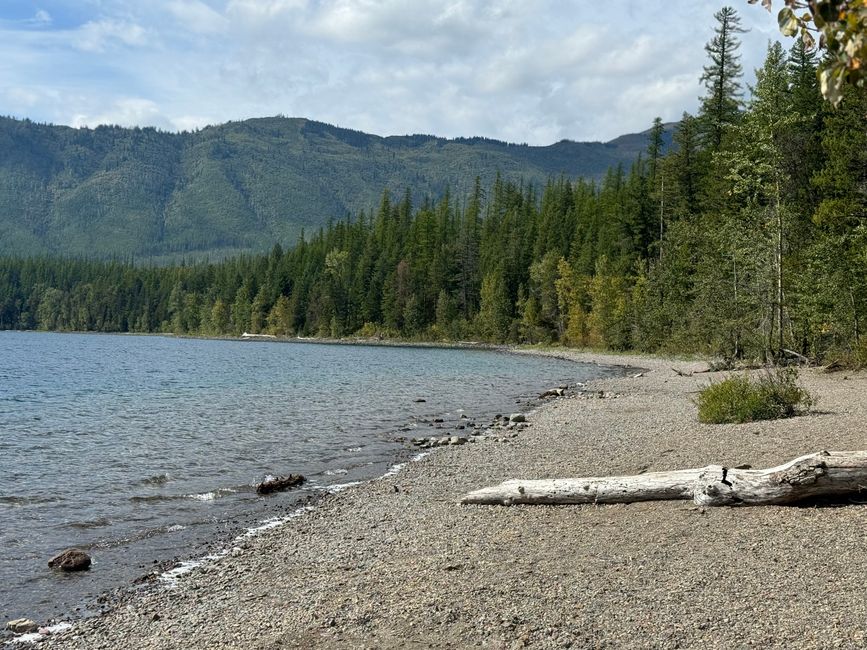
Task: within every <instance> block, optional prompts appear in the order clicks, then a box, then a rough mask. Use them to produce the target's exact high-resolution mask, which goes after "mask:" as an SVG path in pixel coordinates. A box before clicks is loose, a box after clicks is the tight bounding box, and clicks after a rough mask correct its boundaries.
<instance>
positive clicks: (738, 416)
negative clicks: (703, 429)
mask: <svg viewBox="0 0 867 650" xmlns="http://www.w3.org/2000/svg"><path fill="white" fill-rule="evenodd" d="M815 403H816V399H815V398H814V397H813V395H811V394H810V393H809V392H808V391H807V390H805V389H804V388H801V387H800V386H799V385H798V371H797V370H795V369H794V368H780V369H777V370H768V371H766V372H765V373H764V374H763V375H762V376H760V377H757V378H755V379H750V378H749V377H748V376H747V375H738V376H735V377H729V378H728V379H724V380H723V381H719V382H715V383H712V384H710V385H709V386H707V387H706V388H704V389H703V390H702V391H701V393H699V396H698V399H697V400H696V404H697V406H698V420H699V422H704V423H706V424H726V423H739V422H755V421H757V420H776V419H778V418H788V417H792V416H793V415H798V414H799V413H802V412H805V411H809V410H810V409H811V408H812V407H813V405H814V404H815Z"/></svg>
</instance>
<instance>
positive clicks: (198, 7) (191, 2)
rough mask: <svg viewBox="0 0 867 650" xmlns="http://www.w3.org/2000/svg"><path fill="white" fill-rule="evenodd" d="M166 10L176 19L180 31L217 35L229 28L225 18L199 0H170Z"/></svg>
mask: <svg viewBox="0 0 867 650" xmlns="http://www.w3.org/2000/svg"><path fill="white" fill-rule="evenodd" d="M166 9H167V10H168V12H169V13H170V14H172V15H173V16H174V17H175V18H177V19H178V21H179V22H180V26H181V28H182V29H186V30H188V31H190V32H194V33H199V34H218V33H221V32H224V31H226V29H227V28H228V26H229V21H228V20H227V19H226V17H225V16H223V15H222V14H220V13H219V12H218V11H215V10H214V9H212V8H211V7H209V6H208V5H206V4H205V3H204V2H200V0H171V1H170V2H168V4H167V5H166Z"/></svg>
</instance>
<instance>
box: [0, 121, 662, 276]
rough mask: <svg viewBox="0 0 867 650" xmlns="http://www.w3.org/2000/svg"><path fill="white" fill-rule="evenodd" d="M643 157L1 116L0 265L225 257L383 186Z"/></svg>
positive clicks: (436, 189)
mask: <svg viewBox="0 0 867 650" xmlns="http://www.w3.org/2000/svg"><path fill="white" fill-rule="evenodd" d="M666 135H667V138H668V141H670V129H668V130H667V133H666ZM646 146H647V137H646V133H644V134H633V135H628V136H621V137H620V138H617V139H615V140H612V141H611V142H607V143H601V142H572V141H569V140H563V141H561V142H558V143H556V144H552V145H550V146H545V147H539V146H528V145H515V144H507V143H505V142H500V141H497V140H489V139H485V138H457V139H452V140H449V139H444V138H438V137H434V136H430V135H409V136H390V137H380V136H376V135H370V134H367V133H362V132H360V131H353V130H349V129H343V128H339V127H335V126H331V125H329V124H323V123H321V122H314V121H311V120H307V119H301V118H284V117H270V118H258V119H250V120H244V121H241V122H229V123H226V124H221V125H218V126H209V127H207V128H204V129H202V130H200V131H196V132H193V133H188V132H185V133H167V132H162V131H157V130H156V129H153V128H132V129H128V128H121V127H116V126H100V127H97V128H95V129H88V128H82V129H75V128H71V127H66V126H55V125H47V124H37V123H34V122H31V121H29V120H16V119H12V118H0V255H8V254H17V255H32V254H58V255H86V256H90V257H111V256H123V257H136V258H139V259H141V258H148V259H154V260H160V259H169V258H173V257H174V258H176V257H180V256H186V257H196V256H202V255H204V254H207V255H210V256H211V257H212V258H215V257H224V256H226V255H229V254H232V253H237V252H242V251H256V250H264V249H267V248H270V247H271V246H273V244H274V243H275V242H278V241H279V242H281V243H283V244H286V243H292V242H294V241H295V240H296V239H297V237H298V235H299V234H300V232H301V230H302V229H304V228H306V229H308V231H309V230H311V229H316V228H318V227H319V226H321V225H324V224H326V223H327V222H328V221H329V220H330V219H340V218H343V217H344V216H345V215H346V214H353V215H355V214H357V213H358V212H359V211H361V210H371V209H373V208H375V207H376V206H377V205H378V204H379V200H380V197H381V195H382V192H383V190H384V189H386V188H387V189H389V190H390V191H391V192H392V193H393V194H396V195H398V196H402V195H403V193H404V191H406V190H407V189H409V190H410V191H411V192H412V195H413V197H414V200H415V201H416V202H419V201H421V200H423V199H424V198H425V197H428V196H430V197H440V196H442V195H443V194H444V193H445V192H446V190H450V191H451V193H452V195H453V196H456V197H463V196H465V195H466V193H468V192H469V191H470V189H471V188H472V185H473V183H474V180H475V178H476V176H479V177H481V180H482V186H483V187H485V186H488V185H489V184H490V183H491V181H493V179H494V176H495V175H496V174H497V173H498V172H499V173H500V174H502V175H503V176H504V177H505V178H508V179H514V180H518V179H523V180H524V181H525V182H530V183H535V184H540V185H541V184H544V183H545V182H546V181H547V180H548V179H549V178H551V177H552V176H559V175H561V174H562V175H565V176H567V177H569V178H577V177H585V178H599V177H601V176H602V175H603V174H604V173H605V171H606V170H607V169H608V168H610V167H612V166H614V165H617V164H620V163H623V164H624V165H629V164H630V163H631V162H632V161H633V160H635V159H636V157H637V156H638V155H639V154H640V153H642V152H643V151H644V150H645V149H646Z"/></svg>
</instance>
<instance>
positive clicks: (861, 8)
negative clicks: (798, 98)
mask: <svg viewBox="0 0 867 650" xmlns="http://www.w3.org/2000/svg"><path fill="white" fill-rule="evenodd" d="M757 2H759V0H749V3H750V4H756V3H757ZM784 2H785V6H784V7H783V8H782V9H781V10H780V11H779V13H778V14H777V21H778V22H779V25H780V31H781V32H782V33H783V34H784V35H785V36H795V35H797V34H800V35H801V39H802V40H803V42H804V45H805V46H807V48H809V49H812V48H815V47H816V45H817V38H818V46H819V47H820V48H822V49H823V50H825V51H826V52H827V56H826V58H825V59H824V60H823V61H822V62H821V63H820V64H819V81H820V83H821V87H822V94H823V95H824V96H825V99H827V100H828V101H830V102H831V103H832V104H834V105H835V106H836V105H838V104H839V103H840V100H841V99H842V96H843V95H842V89H843V86H844V85H846V84H851V85H854V86H863V85H864V83H865V79H867V71H865V64H867V0H784ZM761 3H762V6H763V7H764V8H765V9H767V10H768V11H771V7H772V4H773V0H761Z"/></svg>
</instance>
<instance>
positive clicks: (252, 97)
mask: <svg viewBox="0 0 867 650" xmlns="http://www.w3.org/2000/svg"><path fill="white" fill-rule="evenodd" d="M584 4H585V3H581V4H580V5H579V3H562V2H559V1H558V0H413V1H412V2H409V1H407V0H381V1H376V2H374V1H373V0H158V1H153V0H152V1H149V2H139V1H138V0H98V1H96V0H94V1H93V2H90V3H86V4H85V5H84V6H86V7H87V8H88V12H87V13H86V14H84V16H85V17H84V20H83V21H82V24H81V25H80V26H78V27H75V26H72V27H64V28H60V27H58V25H57V22H58V17H57V16H55V17H54V20H53V22H51V23H46V26H45V28H40V29H38V30H36V29H33V26H32V25H31V26H29V27H27V28H25V27H24V26H17V27H16V26H10V25H9V24H8V23H2V22H0V99H2V100H3V101H4V102H6V105H8V106H9V107H10V109H12V110H15V111H19V112H20V113H19V114H21V115H22V116H24V115H26V116H29V117H31V118H33V119H38V120H52V121H60V122H66V123H75V124H89V125H94V124H96V123H98V122H99V121H101V120H103V121H106V122H109V123H120V124H136V123H137V124H143V125H144V124H152V125H155V126H159V127H160V128H177V129H191V128H198V127H201V126H204V125H206V124H211V123H216V122H221V121H225V120H229V119H243V118H247V117H255V116H261V115H274V114H278V113H281V114H286V115H294V116H300V117H308V118H311V119H316V120H322V121H327V122H331V123H335V124H339V125H341V126H346V127H350V128H357V129H363V130H367V131H371V132H374V133H379V134H382V135H388V134H400V133H412V132H421V133H434V134H436V135H442V136H448V137H454V136H473V135H482V136H487V137H495V138H500V139H505V140H510V141H517V142H524V141H526V142H530V143H533V144H549V143H551V142H554V141H557V140H560V139H562V138H569V139H573V140H607V139H610V138H613V137H616V136H617V135H619V134H621V133H625V132H630V131H636V130H642V129H645V128H647V127H648V126H649V125H650V123H651V121H652V119H653V118H654V117H655V116H656V115H660V116H662V118H663V119H664V120H675V119H678V118H679V117H680V114H681V113H682V112H683V111H684V110H688V111H694V110H696V108H697V105H698V96H699V95H700V94H702V92H703V90H702V88H701V86H700V84H699V81H698V79H699V76H700V74H701V67H702V65H703V63H704V61H705V53H704V49H703V48H704V43H705V42H706V41H707V40H708V39H709V38H710V37H711V36H712V30H713V18H712V16H713V13H714V11H716V10H717V9H719V7H720V6H722V4H723V2H722V1H716V0H689V1H686V0H682V1H681V2H679V3H671V2H663V0H609V2H608V3H606V4H605V7H604V10H592V11H591V10H589V9H588V6H589V5H588V6H584ZM675 4H676V7H673V5H675ZM738 9H739V12H740V13H741V15H742V16H743V18H744V22H745V23H746V24H747V26H755V27H757V28H756V29H754V30H753V31H752V32H751V33H749V34H745V35H744V36H743V37H742V40H743V49H742V53H743V64H744V68H745V70H746V71H747V72H748V77H749V76H750V75H749V73H750V72H751V71H752V69H753V68H755V67H758V66H760V65H761V61H762V58H763V56H764V49H765V46H766V43H767V39H768V38H769V37H773V36H775V34H776V27H775V25H774V20H773V18H772V17H769V16H768V15H767V14H766V13H765V12H764V11H763V10H761V9H759V8H756V7H752V6H749V5H746V3H745V5H744V6H743V7H742V8H741V7H739V8H738ZM51 18H52V17H50V16H48V17H47V19H49V20H50V19H51ZM4 61H5V63H4ZM11 62H15V63H14V65H13V64H12V63H11ZM10 89H17V90H16V91H15V92H12V91H10ZM45 89H52V92H53V94H50V93H47V92H46V91H45ZM4 91H5V92H4ZM16 93H17V94H16ZM12 97H16V99H15V100H14V101H11V100H10V98H12ZM27 97H36V98H37V99H35V100H33V99H31V100H28V99H27Z"/></svg>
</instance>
